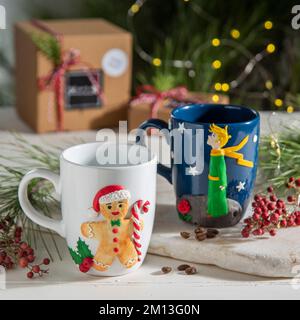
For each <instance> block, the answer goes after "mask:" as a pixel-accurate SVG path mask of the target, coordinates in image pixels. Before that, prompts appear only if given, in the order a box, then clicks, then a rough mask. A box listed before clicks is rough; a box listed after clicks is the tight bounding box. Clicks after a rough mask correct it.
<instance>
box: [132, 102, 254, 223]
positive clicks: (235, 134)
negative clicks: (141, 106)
mask: <svg viewBox="0 0 300 320" xmlns="http://www.w3.org/2000/svg"><path fill="white" fill-rule="evenodd" d="M259 124H260V118H259V113H258V112H256V111H255V110H252V109H250V108H246V107H241V106H235V105H221V104H190V105H184V106H181V107H178V108H176V109H174V110H173V111H172V113H171V119H170V121H169V125H168V124H167V123H166V122H164V121H161V120H158V119H150V120H147V121H145V122H144V123H142V124H141V125H140V127H139V129H143V130H146V129H148V128H156V129H159V130H161V132H163V133H164V134H165V136H166V137H167V141H168V142H169V143H170V150H171V167H166V166H164V165H162V164H159V165H158V173H159V174H160V175H162V176H163V177H165V178H166V179H167V180H168V181H169V182H170V183H172V184H173V186H174V189H175V193H176V199H177V200H176V202H177V203H176V208H177V212H178V215H179V217H180V218H181V219H182V220H184V221H186V222H191V223H195V224H200V225H202V226H206V227H219V228H222V227H229V226H233V225H235V224H236V223H238V222H239V221H240V220H241V218H242V217H243V215H244V213H245V211H246V209H247V206H248V204H249V201H250V197H251V193H252V191H253V187H254V183H255V178H256V169H257V161H258V144H259ZM143 132H144V131H143ZM142 137H143V135H142V134H141V131H139V134H138V137H137V142H139V143H144V142H143V139H142Z"/></svg>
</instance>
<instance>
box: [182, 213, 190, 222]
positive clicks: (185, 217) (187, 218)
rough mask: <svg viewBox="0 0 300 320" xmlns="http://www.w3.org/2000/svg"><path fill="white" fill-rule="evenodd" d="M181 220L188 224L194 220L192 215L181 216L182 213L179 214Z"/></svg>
mask: <svg viewBox="0 0 300 320" xmlns="http://www.w3.org/2000/svg"><path fill="white" fill-rule="evenodd" d="M179 218H180V219H181V220H183V221H186V222H191V221H192V219H193V218H192V216H191V215H190V214H181V213H179Z"/></svg>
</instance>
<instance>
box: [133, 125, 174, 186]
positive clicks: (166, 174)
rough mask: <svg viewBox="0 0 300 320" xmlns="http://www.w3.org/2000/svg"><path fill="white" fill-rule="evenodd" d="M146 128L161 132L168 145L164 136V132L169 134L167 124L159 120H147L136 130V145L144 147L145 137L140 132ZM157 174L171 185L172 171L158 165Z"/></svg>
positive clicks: (167, 137) (167, 138)
mask: <svg viewBox="0 0 300 320" xmlns="http://www.w3.org/2000/svg"><path fill="white" fill-rule="evenodd" d="M148 128H155V129H159V130H163V133H164V135H165V138H166V140H167V143H168V144H170V141H169V140H170V139H169V136H167V135H166V132H169V131H170V130H169V128H168V124H167V123H166V122H165V121H162V120H159V119H149V120H146V121H144V122H143V123H142V124H141V125H140V126H139V128H138V130H139V131H138V134H137V137H136V143H137V144H141V145H143V146H146V143H145V135H144V134H141V132H140V130H146V129H148ZM157 173H158V174H159V175H161V176H163V177H164V178H165V179H167V180H168V181H169V182H170V183H171V184H172V170H171V168H170V167H167V166H164V165H163V164H161V163H158V165H157Z"/></svg>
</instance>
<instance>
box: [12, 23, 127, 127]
mask: <svg viewBox="0 0 300 320" xmlns="http://www.w3.org/2000/svg"><path fill="white" fill-rule="evenodd" d="M15 48H16V50H15V51H16V107H17V111H18V114H19V115H20V117H21V118H22V119H23V120H24V121H25V122H26V123H27V124H28V125H29V126H30V127H31V128H33V130H35V131H36V132H39V133H42V132H48V131H55V130H59V131H60V130H85V129H98V128H101V127H109V126H114V125H117V124H118V121H119V120H126V118H127V106H128V101H129V99H130V91H131V57H132V36H131V34H130V33H129V32H127V31H125V30H123V29H121V28H119V27H117V26H115V25H113V24H111V23H109V22H106V21H104V20H102V19H84V20H76V19H74V20H49V21H36V20H34V21H27V22H21V23H18V24H17V25H16V27H15Z"/></svg>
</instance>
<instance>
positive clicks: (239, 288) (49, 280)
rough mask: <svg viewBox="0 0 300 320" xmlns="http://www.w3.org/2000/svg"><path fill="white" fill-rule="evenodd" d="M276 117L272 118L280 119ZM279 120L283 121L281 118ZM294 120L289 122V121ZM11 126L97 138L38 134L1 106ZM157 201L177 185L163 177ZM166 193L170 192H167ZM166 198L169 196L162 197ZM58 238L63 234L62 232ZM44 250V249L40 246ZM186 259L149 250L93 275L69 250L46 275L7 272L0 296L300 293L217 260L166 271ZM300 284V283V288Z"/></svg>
mask: <svg viewBox="0 0 300 320" xmlns="http://www.w3.org/2000/svg"><path fill="white" fill-rule="evenodd" d="M269 117H270V114H262V132H263V133H266V132H268V131H269V129H268V126H267V125H266V123H267V119H269ZM296 118H298V119H299V114H293V115H292V116H289V115H287V114H284V115H283V116H278V117H277V118H274V119H275V120H276V121H279V119H281V120H282V119H284V121H286V120H289V121H290V122H291V121H292V120H294V119H296ZM274 119H273V120H272V121H273V122H274V121H275V120H274ZM281 120H280V121H281ZM290 122H289V123H290ZM7 130H12V131H19V132H22V133H23V134H24V135H25V137H26V138H28V139H30V140H34V141H36V142H39V143H42V142H44V141H50V142H52V143H53V142H58V141H61V140H63V139H68V138H73V137H79V138H82V139H84V140H86V141H93V140H95V132H94V131H85V132H69V133H62V134H56V133H51V134H44V135H39V136H38V135H36V134H34V133H32V131H31V130H30V129H29V128H28V127H27V126H26V125H25V124H24V123H23V122H22V121H21V120H19V119H18V118H17V116H16V114H15V111H14V109H13V108H0V140H3V139H11V137H10V134H9V133H8V132H7ZM157 189H158V190H157V196H158V198H157V205H158V206H159V205H160V204H165V201H166V199H168V200H167V201H168V204H171V203H174V199H175V198H174V195H173V191H172V187H171V186H170V185H169V184H168V183H167V182H166V181H165V180H164V179H162V178H161V177H158V186H157ZM166 194H168V195H169V196H167V197H166ZM162 199H164V200H163V201H164V202H163V201H162ZM58 239H59V238H58ZM58 241H59V244H60V248H61V250H63V252H65V253H67V251H66V250H67V247H66V244H65V242H64V240H63V239H59V240H58ZM39 255H40V256H43V255H44V253H43V252H40V254H39ZM180 263H182V262H181V261H176V260H173V259H169V258H164V257H159V256H154V255H150V254H148V255H147V258H146V260H145V262H144V264H143V266H142V267H141V268H140V269H139V270H138V271H136V272H134V273H132V274H129V275H127V276H123V277H114V278H108V277H101V278H96V277H91V276H87V275H85V274H81V273H79V272H78V271H77V270H76V269H75V268H74V264H73V263H72V261H71V258H70V257H69V255H68V254H65V255H64V258H63V261H59V259H56V260H55V262H54V263H52V264H51V265H50V274H49V275H48V276H46V277H43V278H40V279H35V280H32V281H31V280H27V279H26V277H25V275H24V270H22V269H16V270H13V271H9V272H8V273H7V288H6V289H0V299H1V300H3V299H97V300H98V299H99V300H101V299H113V300H119V299H133V300H137V299H147V300H151V299H178V300H185V299H299V298H300V285H298V286H293V285H292V284H293V282H292V280H291V279H268V278H262V277H255V276H250V275H246V274H241V273H236V272H231V271H227V270H223V269H220V268H218V267H214V266H207V265H196V267H197V269H198V274H196V275H192V276H185V275H183V274H180V273H178V272H176V271H174V272H172V273H170V274H167V275H162V274H161V273H160V268H161V267H162V266H171V267H173V269H176V266H178V265H179V264H180ZM296 287H299V288H296Z"/></svg>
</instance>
